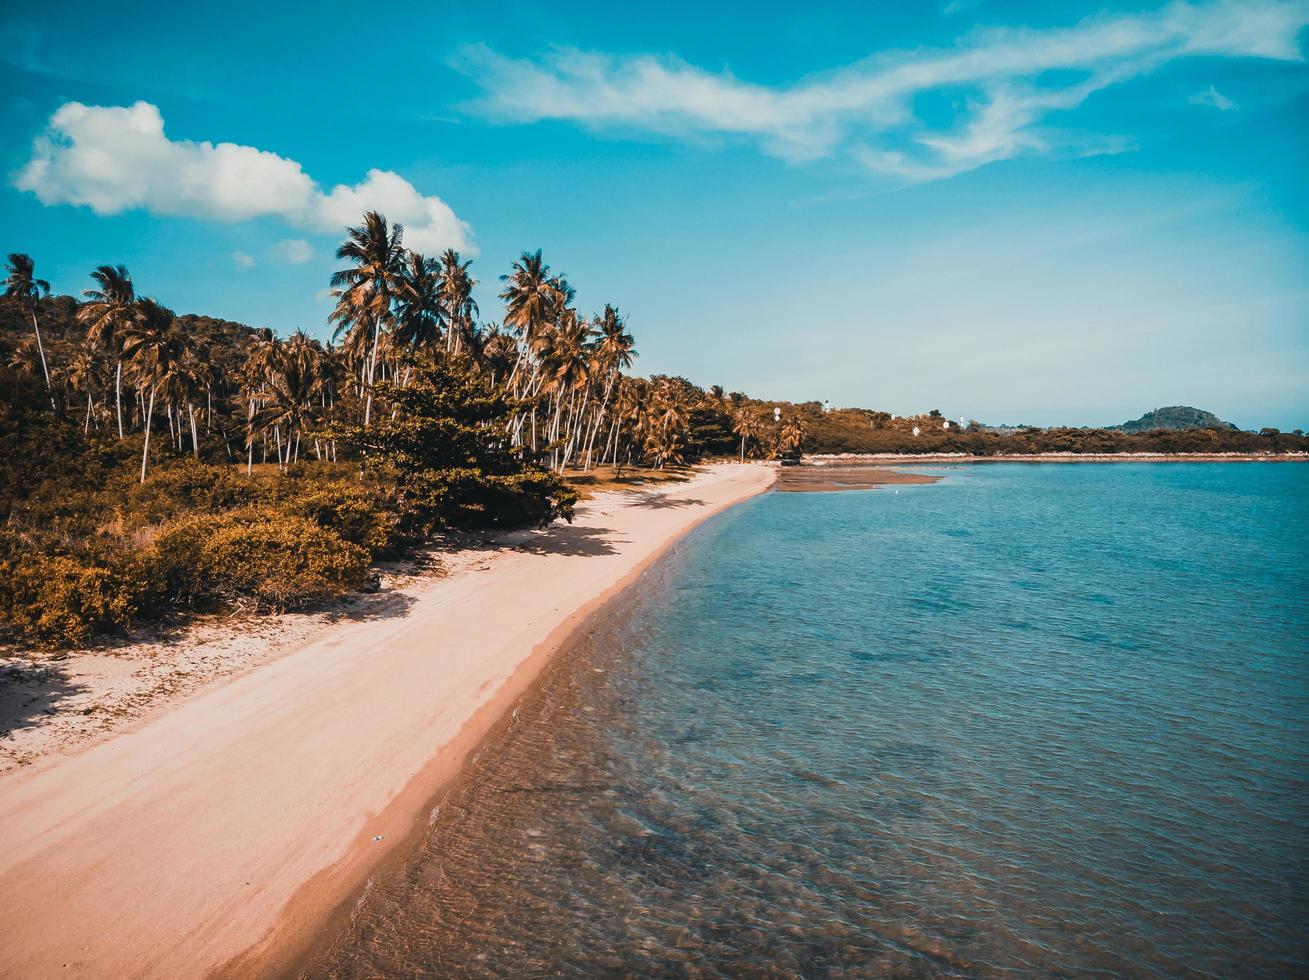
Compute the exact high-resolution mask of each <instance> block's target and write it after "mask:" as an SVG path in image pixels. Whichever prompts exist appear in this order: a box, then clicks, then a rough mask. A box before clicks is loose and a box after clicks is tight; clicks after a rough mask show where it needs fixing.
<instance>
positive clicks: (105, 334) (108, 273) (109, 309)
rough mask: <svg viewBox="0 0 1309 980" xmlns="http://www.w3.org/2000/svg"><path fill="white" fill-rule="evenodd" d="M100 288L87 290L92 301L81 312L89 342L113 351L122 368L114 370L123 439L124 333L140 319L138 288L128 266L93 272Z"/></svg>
mask: <svg viewBox="0 0 1309 980" xmlns="http://www.w3.org/2000/svg"><path fill="white" fill-rule="evenodd" d="M91 278H92V279H94V280H95V281H96V282H97V283H99V284H100V288H99V289H84V290H82V295H83V296H85V297H86V298H87V299H88V300H89V301H90V302H88V303H87V304H86V305H84V306H83V307H82V308H81V309H80V310H78V311H77V319H78V321H79V322H80V323H84V324H86V328H87V330H86V339H87V340H88V341H89V342H90V343H91V345H92V346H93V347H98V348H102V349H106V350H112V351H114V352H115V354H116V356H117V361H118V365H117V368H116V369H115V371H114V403H115V406H116V407H117V410H118V438H119V439H121V438H123V355H122V346H123V334H124V332H125V331H126V330H127V328H128V327H129V326H130V325H131V323H132V320H133V318H134V317H135V316H136V288H135V287H134V286H133V285H132V276H131V274H130V273H129V272H128V271H127V266H125V265H117V266H113V265H102V266H99V267H98V268H96V269H95V271H93V272H92V273H91Z"/></svg>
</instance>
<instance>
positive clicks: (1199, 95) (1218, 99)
mask: <svg viewBox="0 0 1309 980" xmlns="http://www.w3.org/2000/svg"><path fill="white" fill-rule="evenodd" d="M1191 102H1192V103H1193V104H1194V105H1207V106H1209V107H1211V108H1213V109H1217V110H1218V111H1219V112H1226V111H1227V110H1228V109H1235V108H1236V103H1235V102H1233V101H1232V100H1231V99H1229V98H1228V97H1227V96H1225V95H1223V93H1222V92H1220V91H1218V89H1216V88H1214V87H1213V86H1212V85H1210V86H1209V87H1208V88H1207V89H1203V90H1202V91H1199V92H1196V93H1195V95H1193V96H1191Z"/></svg>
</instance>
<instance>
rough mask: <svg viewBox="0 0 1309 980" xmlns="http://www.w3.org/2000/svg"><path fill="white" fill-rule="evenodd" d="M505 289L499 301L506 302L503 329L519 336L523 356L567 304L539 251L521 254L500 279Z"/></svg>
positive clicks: (556, 280)
mask: <svg viewBox="0 0 1309 980" xmlns="http://www.w3.org/2000/svg"><path fill="white" fill-rule="evenodd" d="M500 281H501V282H503V283H505V288H504V289H503V290H502V291H501V292H500V298H501V299H502V300H504V301H505V326H507V327H510V328H512V329H513V330H516V331H517V332H518V336H519V339H520V340H521V341H522V344H523V348H524V350H525V351H526V352H529V353H530V352H531V351H532V350H533V349H534V348H535V346H536V344H537V342H538V339H539V337H540V334H541V332H542V331H543V330H544V329H545V327H546V326H547V325H548V324H550V323H551V322H553V321H554V319H555V317H556V315H557V313H558V310H559V308H560V307H561V306H563V305H564V303H565V302H566V300H565V296H564V293H563V291H562V290H561V289H560V284H561V283H562V282H563V280H562V278H561V277H559V276H552V275H550V267H549V266H548V265H546V264H545V260H544V259H542V257H541V250H540V249H539V248H538V249H537V250H536V251H535V252H524V253H523V254H522V255H521V256H519V259H518V261H517V262H515V263H514V265H513V269H512V271H511V272H510V273H509V274H508V275H505V276H501V277H500Z"/></svg>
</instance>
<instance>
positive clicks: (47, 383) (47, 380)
mask: <svg viewBox="0 0 1309 980" xmlns="http://www.w3.org/2000/svg"><path fill="white" fill-rule="evenodd" d="M31 313H32V329H33V330H34V331H36V352H37V353H38V354H40V355H41V373H42V374H44V375H45V393H46V394H47V395H49V396H50V411H52V412H56V411H58V409H57V408H55V390H54V388H52V387H50V368H48V367H47V366H46V363H45V345H44V344H42V343H41V327H40V326H39V325H38V324H37V322H36V307H35V306H33V307H32V310H31Z"/></svg>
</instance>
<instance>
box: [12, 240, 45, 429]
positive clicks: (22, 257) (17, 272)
mask: <svg viewBox="0 0 1309 980" xmlns="http://www.w3.org/2000/svg"><path fill="white" fill-rule="evenodd" d="M6 272H7V273H8V274H7V275H6V276H5V295H6V296H8V297H9V298H10V299H13V300H17V301H18V305H19V306H21V307H22V308H23V311H24V312H26V313H27V314H28V315H29V316H30V317H31V318H32V331H33V332H34V333H35V334H36V352H37V354H39V355H40V357H41V372H42V374H44V375H45V390H46V394H48V395H49V396H50V408H51V410H54V408H55V392H54V388H53V387H51V385H50V368H49V366H47V364H46V362H45V345H44V344H43V343H41V325H40V324H39V323H37V321H36V301H37V300H39V299H40V298H41V297H42V296H49V295H50V284H49V283H48V282H46V281H45V280H44V279H37V278H36V263H35V262H33V261H32V257H31V256H30V255H26V254H24V253H23V252H10V253H9V265H8V267H7V268H6Z"/></svg>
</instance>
